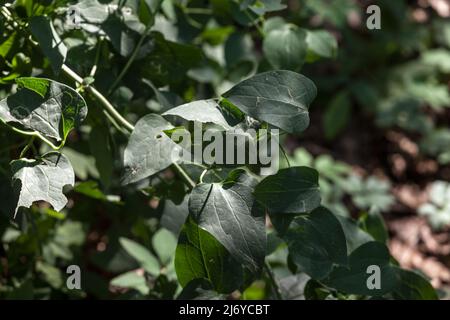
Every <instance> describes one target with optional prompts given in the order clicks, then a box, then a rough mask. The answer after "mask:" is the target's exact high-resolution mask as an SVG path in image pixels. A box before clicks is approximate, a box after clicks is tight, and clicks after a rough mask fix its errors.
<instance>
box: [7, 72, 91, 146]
mask: <svg viewBox="0 0 450 320" xmlns="http://www.w3.org/2000/svg"><path fill="white" fill-rule="evenodd" d="M18 83H19V84H20V85H22V86H23V87H22V88H21V89H19V91H17V92H16V93H14V94H12V95H10V96H9V97H7V98H5V99H3V100H1V101H0V119H1V120H2V121H4V122H6V123H10V122H12V123H17V124H19V128H25V129H27V131H29V132H37V133H39V134H42V135H43V136H45V137H47V138H52V139H56V140H57V141H65V139H66V138H67V135H68V134H69V132H70V131H71V130H72V129H73V128H77V127H78V126H79V125H80V124H81V122H82V121H83V120H84V119H85V118H86V115H87V106H86V102H85V101H84V99H83V97H82V96H81V95H80V94H78V92H76V91H75V90H73V89H72V88H70V87H68V86H66V85H65V84H62V83H59V82H56V81H53V80H49V79H43V78H20V79H18Z"/></svg>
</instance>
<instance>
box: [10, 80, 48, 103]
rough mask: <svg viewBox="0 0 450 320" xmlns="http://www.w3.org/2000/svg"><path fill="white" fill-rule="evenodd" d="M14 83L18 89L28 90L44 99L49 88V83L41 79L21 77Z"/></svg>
mask: <svg viewBox="0 0 450 320" xmlns="http://www.w3.org/2000/svg"><path fill="white" fill-rule="evenodd" d="M16 83H17V84H18V85H19V87H22V88H27V89H30V90H32V91H34V92H36V93H37V94H38V95H40V96H41V97H42V98H45V95H46V94H47V91H48V89H49V86H50V81H48V80H47V79H43V78H33V77H22V78H18V79H16Z"/></svg>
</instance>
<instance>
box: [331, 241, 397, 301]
mask: <svg viewBox="0 0 450 320" xmlns="http://www.w3.org/2000/svg"><path fill="white" fill-rule="evenodd" d="M389 261H390V255H389V250H388V248H387V247H386V246H385V245H384V244H382V243H381V242H377V241H371V242H367V243H365V244H363V245H361V246H360V247H359V248H357V249H356V250H355V251H353V252H352V254H351V255H350V256H349V267H341V266H339V267H337V268H336V269H334V270H333V271H332V272H331V273H330V275H329V276H328V277H327V279H326V280H324V283H325V284H326V285H327V286H330V287H332V288H335V289H337V290H339V291H342V292H345V293H347V294H361V295H368V296H381V295H383V294H386V293H388V292H391V291H392V290H393V289H394V288H395V287H396V286H397V284H398V279H397V275H396V272H395V269H394V268H393V267H392V266H391V265H390V264H389ZM372 268H375V269H372ZM373 270H375V272H374V271H373ZM378 270H379V274H377V273H378ZM371 275H373V276H376V277H379V288H378V287H374V288H372V287H371V286H369V280H370V277H371Z"/></svg>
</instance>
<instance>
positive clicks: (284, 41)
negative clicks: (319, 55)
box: [263, 24, 307, 71]
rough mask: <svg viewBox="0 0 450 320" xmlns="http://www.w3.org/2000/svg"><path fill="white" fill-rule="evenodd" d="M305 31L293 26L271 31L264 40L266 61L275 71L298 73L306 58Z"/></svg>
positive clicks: (289, 25)
mask: <svg viewBox="0 0 450 320" xmlns="http://www.w3.org/2000/svg"><path fill="white" fill-rule="evenodd" d="M306 47H307V46H306V31H305V30H303V29H300V28H298V27H297V26H296V25H293V24H285V25H283V26H282V27H279V28H276V29H273V30H271V31H270V32H269V33H268V34H267V35H266V37H265V38H264V44H263V49H264V53H265V55H266V58H267V60H269V62H270V64H271V65H272V66H273V67H274V68H276V69H287V70H292V71H298V70H300V68H301V67H302V65H303V62H304V61H305V57H306Z"/></svg>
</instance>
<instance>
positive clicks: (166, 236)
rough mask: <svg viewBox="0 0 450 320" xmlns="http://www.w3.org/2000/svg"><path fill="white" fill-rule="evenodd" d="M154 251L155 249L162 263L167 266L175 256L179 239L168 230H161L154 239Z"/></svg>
mask: <svg viewBox="0 0 450 320" xmlns="http://www.w3.org/2000/svg"><path fill="white" fill-rule="evenodd" d="M152 244H153V249H155V251H156V253H157V254H158V257H159V259H160V260H161V262H162V263H163V264H164V265H166V264H168V263H169V262H170V260H171V259H172V258H173V256H174V254H175V249H176V247H177V239H176V238H175V236H174V235H173V234H172V233H171V232H170V231H169V230H167V229H164V228H162V229H159V230H158V231H157V232H156V233H155V235H154V236H153V238H152Z"/></svg>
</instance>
